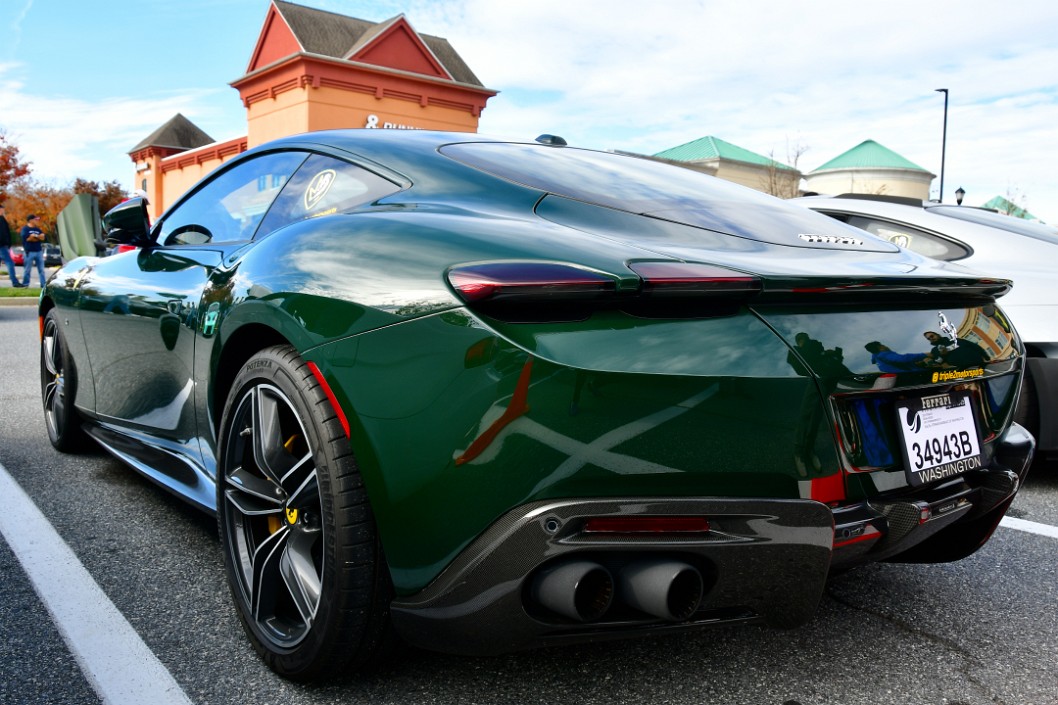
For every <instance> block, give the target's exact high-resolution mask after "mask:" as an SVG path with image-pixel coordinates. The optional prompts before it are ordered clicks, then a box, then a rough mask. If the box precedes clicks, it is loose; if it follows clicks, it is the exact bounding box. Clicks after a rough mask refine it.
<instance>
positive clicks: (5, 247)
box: [0, 203, 22, 288]
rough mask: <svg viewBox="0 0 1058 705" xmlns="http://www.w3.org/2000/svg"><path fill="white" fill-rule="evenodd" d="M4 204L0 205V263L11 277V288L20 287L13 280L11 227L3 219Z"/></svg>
mask: <svg viewBox="0 0 1058 705" xmlns="http://www.w3.org/2000/svg"><path fill="white" fill-rule="evenodd" d="M6 215H7V214H6V213H5V211H4V204H3V203H0V261H2V262H3V263H4V266H5V267H7V274H8V276H10V277H11V286H13V287H16V288H18V287H20V286H22V285H21V284H19V283H18V279H16V278H15V260H14V259H12V257H11V225H10V224H9V223H8V222H7V218H6V217H5V216H6Z"/></svg>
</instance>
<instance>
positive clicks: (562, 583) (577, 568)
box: [529, 561, 614, 622]
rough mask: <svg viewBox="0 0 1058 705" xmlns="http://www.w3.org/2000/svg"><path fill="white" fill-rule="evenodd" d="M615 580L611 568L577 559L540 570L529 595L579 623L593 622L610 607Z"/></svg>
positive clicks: (553, 610) (539, 602) (538, 602)
mask: <svg viewBox="0 0 1058 705" xmlns="http://www.w3.org/2000/svg"><path fill="white" fill-rule="evenodd" d="M613 593H614V582H613V577H612V576H611V575H610V571H608V570H606V568H603V567H602V566H601V565H599V564H598V563H592V562H591V561H574V562H571V563H561V564H559V565H556V566H554V567H551V568H545V569H544V570H542V571H540V572H539V573H537V575H536V577H535V578H534V579H533V582H532V584H531V585H530V588H529V597H530V598H531V599H532V600H533V601H534V602H536V603H537V604H540V605H543V606H544V607H546V608H547V609H549V610H551V611H552V612H555V613H557V614H560V615H562V616H563V617H568V618H569V619H573V620H576V621H578V622H594V621H595V620H597V619H599V618H600V617H602V616H603V615H604V614H605V613H606V610H608V609H609V608H610V602H611V601H612V600H613Z"/></svg>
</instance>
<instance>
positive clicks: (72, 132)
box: [0, 63, 224, 186]
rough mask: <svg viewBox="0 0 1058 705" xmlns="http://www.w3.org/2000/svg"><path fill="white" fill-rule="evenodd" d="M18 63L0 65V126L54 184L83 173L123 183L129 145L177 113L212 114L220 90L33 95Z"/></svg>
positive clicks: (128, 170)
mask: <svg viewBox="0 0 1058 705" xmlns="http://www.w3.org/2000/svg"><path fill="white" fill-rule="evenodd" d="M18 68H19V65H18V64H14V63H7V64H0V105H3V106H4V112H3V123H2V127H3V128H4V129H5V131H6V132H7V134H8V137H9V138H10V139H11V141H12V142H13V143H14V144H16V145H17V146H18V148H19V152H20V156H21V157H22V158H23V159H24V160H26V161H29V162H30V163H31V168H32V170H33V175H34V176H35V177H37V178H41V179H43V180H45V181H52V182H58V183H65V182H68V181H72V180H73V179H74V178H76V177H83V178H88V179H94V180H97V181H110V180H113V179H117V180H118V181H120V182H122V183H124V184H126V186H128V185H129V183H130V182H131V178H132V174H133V164H132V161H131V160H130V158H129V157H128V152H129V150H131V149H132V148H133V147H134V146H136V144H137V143H138V142H139V141H140V140H142V139H143V138H144V137H146V136H148V135H149V134H150V133H151V132H153V131H154V130H155V129H157V128H158V127H160V126H161V125H162V124H164V123H165V122H166V121H167V120H169V119H170V118H171V117H173V115H175V114H176V113H178V112H182V113H184V114H185V115H186V116H188V117H189V118H190V119H192V120H196V119H199V118H206V119H211V118H215V117H216V115H217V111H216V109H215V107H214V106H215V105H216V104H217V102H218V94H220V93H221V91H223V90H224V87H221V88H218V89H206V90H191V91H184V92H168V93H166V92H157V91H152V92H149V93H147V94H145V95H143V96H140V97H135V98H131V97H121V98H105V99H101V100H96V101H88V100H81V99H75V98H65V97H62V96H54V95H40V94H36V93H34V92H32V91H30V90H28V89H27V88H26V86H24V85H23V83H22V82H21V81H19V80H17V79H15V78H13V75H15V74H16V73H17V71H18ZM214 137H218V136H217V135H214ZM219 139H222V138H219Z"/></svg>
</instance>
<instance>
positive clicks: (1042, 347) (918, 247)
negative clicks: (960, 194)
mask: <svg viewBox="0 0 1058 705" xmlns="http://www.w3.org/2000/svg"><path fill="white" fill-rule="evenodd" d="M793 202H794V203H798V204H800V205H803V206H806V207H808V208H811V209H812V210H815V211H819V212H821V213H826V214H827V215H829V216H831V217H833V218H836V219H838V220H841V221H843V222H846V223H848V224H849V225H854V226H856V227H858V228H861V229H863V230H866V231H867V232H870V233H873V234H874V235H877V236H879V237H882V238H885V239H886V240H889V241H890V242H893V243H895V244H897V245H900V246H901V247H906V248H908V249H910V250H913V251H915V252H917V253H919V254H922V255H926V256H927V257H933V258H935V259H941V260H947V261H957V262H959V264H962V265H964V266H966V267H969V268H970V269H974V270H976V271H978V272H983V273H985V274H989V275H992V276H995V277H1002V278H1006V279H1011V280H1012V281H1013V282H1014V288H1013V290H1011V292H1010V293H1009V294H1007V295H1006V296H1004V297H1003V300H1002V302H1001V304H1002V307H1003V310H1004V311H1005V312H1006V313H1007V314H1009V316H1010V318H1011V320H1012V321H1013V323H1014V325H1015V326H1016V327H1017V329H1018V333H1020V334H1021V338H1022V340H1024V341H1025V347H1026V352H1027V354H1028V355H1029V356H1030V357H1029V361H1028V362H1029V364H1028V373H1027V374H1026V375H1025V381H1024V385H1023V387H1022V399H1021V402H1020V404H1019V408H1018V418H1017V420H1018V422H1019V423H1021V424H1022V425H1023V426H1025V427H1026V428H1027V429H1028V430H1029V431H1030V432H1031V433H1032V435H1034V436H1035V437H1036V443H1037V448H1036V453H1037V457H1040V458H1047V459H1052V458H1055V457H1058V264H1056V263H1058V229H1055V228H1053V227H1050V226H1047V225H1043V224H1041V223H1032V222H1029V221H1026V220H1023V219H1021V218H1015V217H1013V216H1008V215H1002V214H1000V213H996V212H994V211H990V210H985V209H981V208H972V207H969V206H953V205H947V204H941V203H929V202H923V201H920V200H917V199H908V198H899V197H894V196H870V195H864V194H847V195H843V196H838V197H826V196H807V197H804V198H796V199H793Z"/></svg>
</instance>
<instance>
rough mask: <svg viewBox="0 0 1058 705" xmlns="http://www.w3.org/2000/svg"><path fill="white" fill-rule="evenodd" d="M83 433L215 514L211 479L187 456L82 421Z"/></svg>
mask: <svg viewBox="0 0 1058 705" xmlns="http://www.w3.org/2000/svg"><path fill="white" fill-rule="evenodd" d="M84 430H85V432H86V433H87V434H88V435H89V436H91V437H92V438H93V439H94V440H95V441H96V442H97V443H99V445H101V446H103V449H104V450H106V451H107V452H108V453H110V454H111V455H113V456H114V457H115V458H117V459H118V460H120V461H121V462H123V463H125V464H126V465H128V466H129V467H131V468H132V469H133V470H135V471H136V472H138V473H140V474H141V475H143V476H144V477H146V478H147V479H148V480H151V481H152V482H154V483H155V484H157V485H159V486H160V487H162V488H163V489H165V490H168V491H169V492H172V493H173V494H175V495H176V496H178V497H180V498H181V499H183V500H186V501H187V502H190V503H191V504H193V505H195V506H196V507H198V508H199V509H201V510H203V511H205V512H207V513H209V514H216V513H217V495H216V483H215V481H214V479H213V478H212V477H211V476H210V475H209V474H208V473H206V471H205V470H204V469H203V468H202V466H201V465H199V464H198V463H196V462H194V461H193V460H192V459H191V458H189V457H188V456H187V455H185V454H183V453H180V452H178V451H176V450H174V449H170V448H165V447H163V446H162V445H160V444H159V443H158V441H157V439H153V438H150V437H148V436H146V435H144V434H136V433H130V432H128V431H125V430H121V431H118V430H116V429H114V428H112V427H109V426H106V425H103V424H100V423H97V422H92V421H90V422H86V423H85V424H84Z"/></svg>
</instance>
